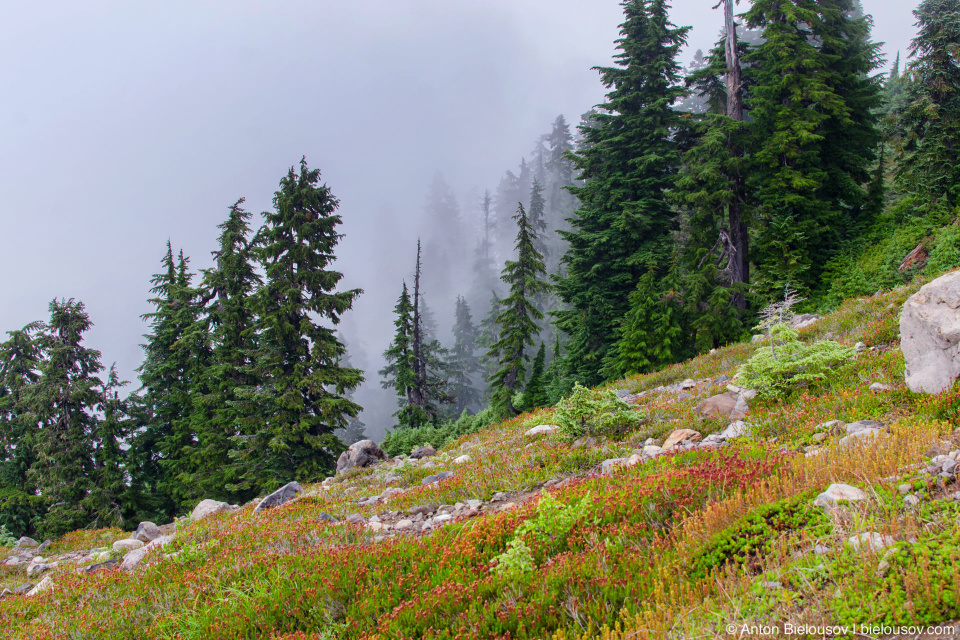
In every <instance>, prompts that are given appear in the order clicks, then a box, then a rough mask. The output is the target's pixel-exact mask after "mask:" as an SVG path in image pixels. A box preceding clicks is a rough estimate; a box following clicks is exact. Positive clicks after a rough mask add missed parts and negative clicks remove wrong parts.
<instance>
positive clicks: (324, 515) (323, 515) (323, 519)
mask: <svg viewBox="0 0 960 640" xmlns="http://www.w3.org/2000/svg"><path fill="white" fill-rule="evenodd" d="M317 520H318V521H320V522H331V523H336V522H337V519H336V518H334V517H333V516H332V515H330V514H329V513H327V512H326V511H321V512H320V515H319V516H318V517H317Z"/></svg>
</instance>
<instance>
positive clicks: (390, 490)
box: [379, 487, 403, 501]
mask: <svg viewBox="0 0 960 640" xmlns="http://www.w3.org/2000/svg"><path fill="white" fill-rule="evenodd" d="M402 493H403V489H398V488H397V487H387V488H386V489H384V490H383V493H381V494H380V495H379V498H380V499H381V500H384V501H386V500H389V499H390V498H392V497H394V496H399V495H401V494H402Z"/></svg>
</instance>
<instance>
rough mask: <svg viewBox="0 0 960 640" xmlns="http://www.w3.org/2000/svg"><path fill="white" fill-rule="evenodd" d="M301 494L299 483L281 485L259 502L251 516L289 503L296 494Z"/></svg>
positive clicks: (301, 488) (301, 489)
mask: <svg viewBox="0 0 960 640" xmlns="http://www.w3.org/2000/svg"><path fill="white" fill-rule="evenodd" d="M302 492H303V487H301V486H300V483H299V482H288V483H287V484H285V485H283V486H282V487H280V488H279V489H277V490H276V491H274V492H273V493H271V494H270V495H268V496H267V497H266V498H264V499H263V500H261V501H260V503H259V504H258V505H257V508H256V509H254V510H253V515H256V514H258V513H260V512H261V511H263V510H264V509H271V508H273V507H279V506H280V505H282V504H285V503H287V502H290V501H291V500H293V499H294V498H295V497H297V494H299V493H302Z"/></svg>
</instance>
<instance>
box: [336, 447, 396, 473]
mask: <svg viewBox="0 0 960 640" xmlns="http://www.w3.org/2000/svg"><path fill="white" fill-rule="evenodd" d="M386 459H387V454H385V453H384V452H383V449H381V448H380V447H378V446H377V443H375V442H374V441H373V440H360V441H359V442H354V443H353V444H352V445H350V446H349V447H347V450H346V451H344V452H343V453H341V454H340V458H339V459H337V473H338V474H340V473H343V472H344V471H346V470H347V469H352V468H354V467H370V466H373V465H375V464H377V463H378V462H380V461H381V460H386Z"/></svg>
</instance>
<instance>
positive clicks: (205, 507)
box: [190, 498, 240, 520]
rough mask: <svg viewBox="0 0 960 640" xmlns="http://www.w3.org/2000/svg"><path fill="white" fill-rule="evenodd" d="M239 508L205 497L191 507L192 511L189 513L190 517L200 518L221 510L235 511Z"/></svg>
mask: <svg viewBox="0 0 960 640" xmlns="http://www.w3.org/2000/svg"><path fill="white" fill-rule="evenodd" d="M239 508H240V507H238V506H236V505H232V504H227V503H226V502H219V501H217V500H211V499H210V498H207V499H206V500H201V501H200V504H198V505H197V506H195V507H194V508H193V511H192V512H191V513H190V518H191V519H193V520H200V519H201V518H206V517H207V516H210V515H213V514H215V513H220V512H221V511H237V510H238V509H239Z"/></svg>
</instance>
